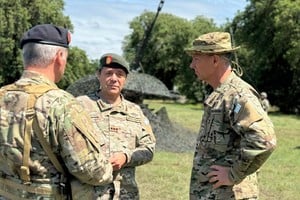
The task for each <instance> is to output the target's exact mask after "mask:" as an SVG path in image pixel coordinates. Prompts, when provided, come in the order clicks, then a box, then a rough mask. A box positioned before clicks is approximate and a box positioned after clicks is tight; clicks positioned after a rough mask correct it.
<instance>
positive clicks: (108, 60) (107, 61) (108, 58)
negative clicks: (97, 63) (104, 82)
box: [105, 56, 112, 65]
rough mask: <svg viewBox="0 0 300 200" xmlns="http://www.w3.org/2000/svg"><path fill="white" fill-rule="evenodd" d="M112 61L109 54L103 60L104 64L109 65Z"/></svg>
mask: <svg viewBox="0 0 300 200" xmlns="http://www.w3.org/2000/svg"><path fill="white" fill-rule="evenodd" d="M111 61H112V57H111V56H107V57H106V60H105V64H107V65H109V64H110V63H111Z"/></svg>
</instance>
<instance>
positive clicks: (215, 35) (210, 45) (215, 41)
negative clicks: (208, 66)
mask: <svg viewBox="0 0 300 200" xmlns="http://www.w3.org/2000/svg"><path fill="white" fill-rule="evenodd" d="M239 48H240V47H232V44H231V37H230V34H229V33H227V32H211V33H207V34H204V35H201V36H199V37H198V38H197V39H195V40H194V41H193V44H192V47H191V48H187V49H185V51H186V52H187V53H188V54H189V55H193V54H195V53H205V54H221V53H229V52H233V51H235V50H237V49H239Z"/></svg>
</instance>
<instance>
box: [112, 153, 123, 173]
mask: <svg viewBox="0 0 300 200" xmlns="http://www.w3.org/2000/svg"><path fill="white" fill-rule="evenodd" d="M126 160H127V158H126V155H125V153H122V152H117V153H114V154H113V155H112V156H111V157H110V158H109V162H110V163H111V164H112V166H113V170H114V171H117V170H120V169H121V168H122V166H123V165H124V164H125V163H126Z"/></svg>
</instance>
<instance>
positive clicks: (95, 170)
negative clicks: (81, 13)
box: [0, 24, 113, 200]
mask: <svg viewBox="0 0 300 200" xmlns="http://www.w3.org/2000/svg"><path fill="white" fill-rule="evenodd" d="M70 40H71V35H70V33H69V31H68V30H67V29H65V28H61V27H58V26H54V25H51V24H41V25H37V26H34V27H33V28H31V29H30V30H29V31H27V32H26V33H24V35H23V37H22V39H21V44H20V45H21V48H22V53H23V61H24V72H23V75H22V77H21V78H20V79H19V80H18V81H16V82H15V83H13V84H11V85H7V86H4V87H2V88H1V89H0V111H1V113H0V116H1V118H0V130H1V131H0V152H1V153H0V199H70V198H72V199H73V200H74V199H88V200H90V199H93V198H94V197H93V196H92V195H93V193H92V192H93V186H95V185H102V184H108V183H110V182H111V181H112V178H113V177H112V165H111V164H110V163H109V161H108V160H107V159H106V158H105V156H104V154H102V153H101V151H99V149H98V147H99V146H100V144H101V143H102V142H101V141H99V139H98V137H96V135H98V134H99V133H96V131H98V130H95V129H93V124H92V122H91V119H90V118H89V115H88V114H87V112H86V111H85V110H84V109H83V107H82V106H81V105H80V104H79V103H77V101H76V99H75V98H74V97H73V96H72V95H70V94H69V93H67V92H65V91H63V90H61V89H59V88H58V87H57V86H56V84H55V83H56V82H58V81H59V80H60V79H61V77H62V76H63V74H64V71H65V68H66V63H67V57H68V47H69V43H70ZM70 184H72V197H71V190H70ZM78 185H80V187H81V188H80V190H78V188H77V189H76V188H74V189H73V186H78ZM78 191H81V193H76V194H75V192H78ZM81 194H83V195H84V196H81Z"/></svg>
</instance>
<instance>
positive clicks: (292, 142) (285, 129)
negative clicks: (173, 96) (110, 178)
mask: <svg viewBox="0 0 300 200" xmlns="http://www.w3.org/2000/svg"><path fill="white" fill-rule="evenodd" d="M145 103H147V104H149V108H152V109H154V110H158V109H159V108H161V107H163V106H165V107H166V109H167V111H168V114H169V117H170V119H171V120H172V121H175V122H177V123H180V124H181V125H183V126H184V127H187V128H190V129H191V130H195V131H198V129H199V125H200V120H201V116H202V114H203V110H202V107H201V105H194V104H175V103H172V102H162V101H145ZM270 117H271V119H272V121H273V123H274V126H275V131H276V135H277V140H278V141H277V149H276V150H275V152H274V153H273V154H272V155H271V157H270V159H269V160H268V161H267V162H266V163H265V164H264V165H263V167H262V169H261V170H260V173H259V187H260V199H261V200H273V199H274V200H298V199H300V118H299V117H296V116H293V115H283V114H278V113H270ZM192 160H193V152H191V153H171V152H156V154H155V157H154V160H153V161H152V162H151V163H149V164H147V165H144V166H141V167H138V168H137V181H138V184H139V188H140V194H141V200H187V199H188V191H189V179H190V172H191V167H192Z"/></svg>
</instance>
